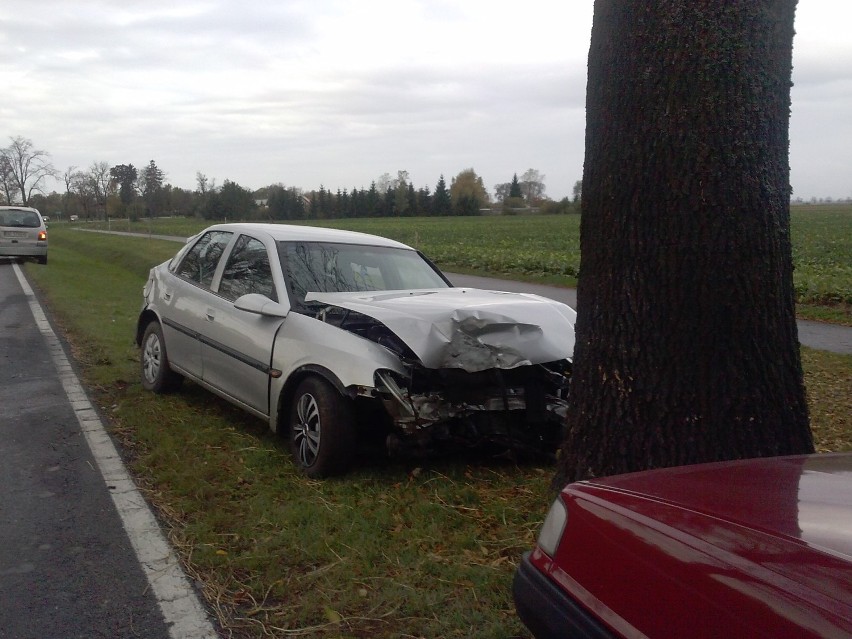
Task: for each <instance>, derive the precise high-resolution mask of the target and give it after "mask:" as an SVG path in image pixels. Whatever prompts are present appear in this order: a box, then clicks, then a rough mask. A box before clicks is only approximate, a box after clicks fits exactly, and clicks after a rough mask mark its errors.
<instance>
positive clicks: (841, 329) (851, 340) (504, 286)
mask: <svg viewBox="0 0 852 639" xmlns="http://www.w3.org/2000/svg"><path fill="white" fill-rule="evenodd" d="M78 230H81V231H90V232H93V233H111V234H114V235H131V236H133V235H139V234H138V233H127V232H122V231H96V230H94V229H78ZM145 237H151V238H154V239H158V240H168V241H173V242H185V241H186V239H187V238H185V237H177V236H174V235H146V236H145ZM446 275H447V277H448V278H449V279H450V281H451V282H452V283H453V284H455V285H456V286H469V287H471V288H484V289H489V290H495V291H510V292H513V293H535V294H537V295H541V296H543V297H549V298H550V299H554V300H558V301H560V302H564V303H565V304H568V306H570V307H571V308H577V290H576V289H573V288H562V287H559V286H546V285H544V284H528V283H526V282H517V281H515V280H504V279H494V278H490V277H476V276H473V275H460V274H458V273H446ZM797 323H798V327H799V342H800V343H802V344H804V345H805V346H808V347H810V348H817V349H819V350H824V351H831V352H833V353H842V354H844V355H852V327H849V326H838V325H836V324H827V323H825V322H812V321H810V320H798V321H797Z"/></svg>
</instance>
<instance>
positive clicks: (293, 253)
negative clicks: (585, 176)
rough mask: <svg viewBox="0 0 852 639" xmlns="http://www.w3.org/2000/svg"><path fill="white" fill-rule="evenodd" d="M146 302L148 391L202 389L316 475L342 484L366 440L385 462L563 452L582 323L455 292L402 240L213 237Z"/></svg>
mask: <svg viewBox="0 0 852 639" xmlns="http://www.w3.org/2000/svg"><path fill="white" fill-rule="evenodd" d="M143 297H144V302H143V305H142V311H141V313H140V315H139V321H138V326H137V333H136V341H137V344H138V345H139V346H140V347H141V354H142V355H141V369H142V383H143V385H144V386H145V388H147V389H149V390H152V391H154V392H157V393H162V392H167V391H171V390H175V389H177V388H178V386H179V385H180V383H181V382H182V380H183V379H184V378H189V379H191V380H192V381H194V382H195V383H198V384H200V385H202V386H204V387H205V388H207V389H209V390H210V391H212V392H214V393H216V394H218V395H220V396H221V397H223V398H225V399H227V400H228V401H231V402H233V403H234V404H236V405H238V406H240V407H242V408H243V409H245V410H246V411H248V412H250V413H252V414H254V415H256V416H258V417H260V418H262V419H264V420H266V421H268V423H269V426H270V428H271V429H272V430H273V431H275V432H279V433H282V434H284V435H285V436H286V437H288V438H289V440H290V443H291V448H292V452H293V456H294V459H295V462H296V463H297V465H298V466H299V467H300V468H301V469H302V470H303V471H304V472H305V473H306V474H307V475H308V476H310V477H325V476H328V475H332V474H338V473H342V472H345V470H346V469H347V468H348V467H349V466H350V464H351V462H352V459H353V451H354V450H355V447H356V443H357V442H358V440H359V439H360V438H363V437H367V436H370V437H372V438H375V437H377V436H378V437H380V438H381V439H382V440H384V441H385V443H386V445H387V447H388V450H389V451H390V452H399V451H408V450H410V451H416V452H422V451H423V450H431V449H434V448H439V447H446V446H453V447H455V446H460V445H470V444H479V443H482V442H484V441H487V442H495V443H498V444H500V445H501V446H503V445H505V446H520V447H531V448H535V449H537V450H545V451H550V452H552V451H554V450H555V449H556V447H557V445H558V442H559V441H560V439H561V435H562V424H563V417H564V409H565V393H566V388H567V381H568V376H569V374H570V362H571V356H572V353H573V347H574V322H575V319H576V314H575V313H574V311H573V310H572V309H571V308H569V307H568V306H566V305H564V304H561V303H559V302H555V301H552V300H549V299H546V298H543V297H539V296H536V295H529V294H521V293H506V292H500V291H483V290H478V289H470V288H453V287H452V286H451V285H450V283H449V282H448V281H447V279H446V278H445V277H444V275H443V274H442V273H441V272H440V271H439V270H438V269H437V268H436V267H435V266H434V265H433V264H432V263H431V262H430V261H429V260H428V259H427V258H426V257H424V256H423V255H422V254H421V253H420V252H418V251H416V250H415V249H413V248H411V247H409V246H406V245H404V244H401V243H399V242H396V241H393V240H389V239H385V238H382V237H377V236H373V235H365V234H362V233H354V232H350V231H337V230H331V229H323V228H314V227H300V226H292V225H277V224H218V225H215V226H211V227H210V228H208V229H206V230H205V231H203V232H202V233H200V234H198V235H196V236H194V237H192V238H190V240H189V241H188V242H187V244H186V245H185V246H184V247H183V248H182V249H181V250H180V251H179V252H178V254H177V255H175V257H174V258H172V259H171V260H170V261H168V262H165V263H163V264H161V265H159V266H156V267H154V268H153V269H152V270H151V272H150V274H149V276H148V281H147V282H146V284H145V287H144V290H143Z"/></svg>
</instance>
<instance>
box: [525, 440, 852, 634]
mask: <svg viewBox="0 0 852 639" xmlns="http://www.w3.org/2000/svg"><path fill="white" fill-rule="evenodd" d="M558 500H560V501H561V503H562V504H563V505H564V508H565V511H566V513H567V518H566V520H565V524H564V528H563V529H562V532H561V535H560V536H558V537H556V539H558V541H557V542H555V543H553V542H551V543H549V544H547V545H550V546H552V547H554V549H553V550H552V553H553V555H552V556H550V555H548V554H547V553H546V552H545V551H544V550H543V549H542V547H541V545H542V537H540V538H539V544H538V545H537V546H536V548H535V549H534V550H533V551H532V552H531V553H527V554H526V555H524V558H523V560H522V562H521V564H520V566H519V567H518V570H517V571H516V574H515V580H514V584H513V591H514V597H515V606H516V609H517V611H518V614H519V616H520V618H521V620H522V621H523V622H524V623H525V624H526V625H527V627H528V628H529V629H530V630H531V631H532V632H533V634H534V635H535V636H536V637H538V638H539V639H540V638H542V637H631V638H632V637H690V638H694V639H699V638H702V637H708V638H709V637H714V638H718V637H773V638H780V637H852V454H849V453H840V454H828V455H804V456H795V457H774V458H763V459H752V460H743V461H734V462H723V463H715V464H700V465H695V466H683V467H678V468H669V469H662V470H654V471H648V472H642V473H631V474H626V475H619V476H614V477H608V478H603V479H599V480H592V481H583V482H577V483H574V484H569V485H568V486H566V487H565V488H564V489H563V490H562V491H561V493H560V496H559V498H558ZM546 526H547V524H546ZM556 534H557V535H558V532H557V533H556Z"/></svg>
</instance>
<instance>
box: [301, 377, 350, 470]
mask: <svg viewBox="0 0 852 639" xmlns="http://www.w3.org/2000/svg"><path fill="white" fill-rule="evenodd" d="M354 445H355V428H354V419H353V413H352V406H351V404H350V402H349V400H347V399H346V398H345V397H343V396H342V395H341V394H340V393H339V392H337V390H336V389H335V388H334V387H332V386H331V385H330V384H329V383H328V382H326V381H325V380H323V379H321V378H319V377H308V378H307V379H305V380H304V381H302V383H301V384H299V386H298V388H297V389H296V393H295V395H294V396H293V403H292V405H291V408H290V448H291V450H292V452H293V459H294V460H295V462H296V464H297V465H298V466H299V468H300V469H301V470H302V472H304V473H305V474H306V475H307V476H308V477H311V478H313V479H320V478H322V477H328V476H330V475H339V474H342V473H344V472H346V470H348V468H349V466H350V465H351V464H352V453H353V449H354Z"/></svg>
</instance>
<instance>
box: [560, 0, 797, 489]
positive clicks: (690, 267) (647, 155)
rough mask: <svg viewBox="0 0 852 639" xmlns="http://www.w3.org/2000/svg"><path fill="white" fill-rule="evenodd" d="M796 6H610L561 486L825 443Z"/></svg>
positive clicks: (592, 96) (586, 190) (598, 11)
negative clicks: (800, 206)
mask: <svg viewBox="0 0 852 639" xmlns="http://www.w3.org/2000/svg"><path fill="white" fill-rule="evenodd" d="M795 5H796V0H749V1H748V2H745V1H736V2H735V1H724V2H722V1H720V0H660V1H653V2H632V1H631V2H627V1H625V2H619V1H617V0H596V2H595V17H594V25H593V28H592V43H591V49H590V52H589V80H588V93H587V102H586V117H587V128H586V158H585V169H584V175H583V185H582V192H583V199H582V207H583V209H582V211H583V217H582V224H581V232H580V236H581V251H582V261H581V265H580V281H579V290H578V322H577V327H576V328H577V346H576V349H575V361H574V374H573V380H572V385H571V399H570V403H571V407H570V409H569V417H568V426H569V433H568V437H567V440H566V442H565V445H564V447H563V451H562V453H563V455H562V460H561V462H560V469H559V473H558V477H557V481H562V480H566V479H567V480H575V479H581V478H584V477H589V476H602V475H610V474H616V473H621V472H628V471H633V470H642V469H647V468H655V467H662V466H672V465H678V464H689V463H696V462H702V461H713V460H722V459H732V458H743V457H757V456H767V455H780V454H787V453H801V452H811V451H812V450H813V441H812V436H811V432H810V428H809V425H808V414H807V405H806V402H805V393H804V384H803V379H802V368H801V360H800V357H799V344H798V336H797V330H796V321H795V313H794V302H793V281H792V272H793V266H792V255H791V246H790V223H789V204H790V187H789V165H788V127H789V114H790V84H791V83H790V78H791V69H792V67H791V64H792V43H793V17H794V12H795Z"/></svg>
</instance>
